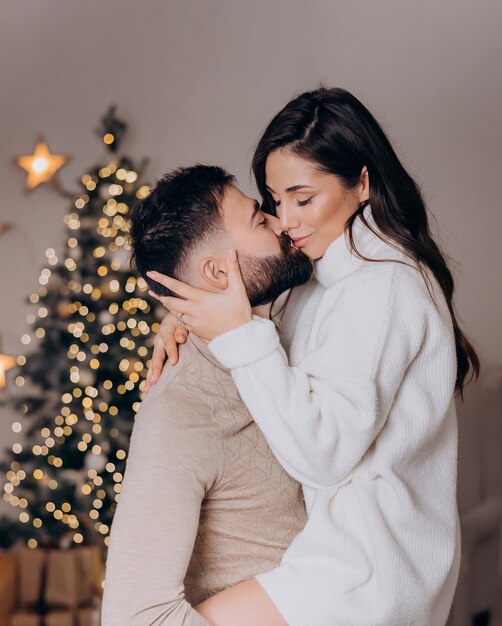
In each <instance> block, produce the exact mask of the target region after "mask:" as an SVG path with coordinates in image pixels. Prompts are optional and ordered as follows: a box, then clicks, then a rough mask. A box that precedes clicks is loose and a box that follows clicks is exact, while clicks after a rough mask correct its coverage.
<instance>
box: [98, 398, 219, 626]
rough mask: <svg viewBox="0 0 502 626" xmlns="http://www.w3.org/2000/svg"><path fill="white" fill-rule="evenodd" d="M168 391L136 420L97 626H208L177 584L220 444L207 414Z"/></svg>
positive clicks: (182, 575) (187, 558) (148, 404)
mask: <svg viewBox="0 0 502 626" xmlns="http://www.w3.org/2000/svg"><path fill="white" fill-rule="evenodd" d="M175 393H176V392H175V391H174V390H172V389H171V390H169V394H170V395H169V403H167V402H165V399H164V398H163V397H162V395H161V396H157V397H156V398H155V399H153V402H148V400H149V397H147V399H146V400H145V402H144V403H143V406H142V407H141V411H140V413H139V414H138V416H137V418H136V423H135V426H134V430H133V435H132V438H131V445H130V450H129V455H128V460H127V468H126V472H125V476H124V480H123V483H122V491H121V495H120V501H119V504H118V506H117V510H116V513H115V516H114V520H113V525H112V530H111V539H110V547H109V551H108V557H107V568H106V579H105V590H104V597H103V609H102V624H103V626H126V625H128V626H129V625H130V626H134V625H137V626H148V625H153V624H155V626H160V625H161V624H162V625H163V626H168V625H172V626H182V625H183V626H209V624H208V622H207V621H206V620H205V619H204V618H203V617H202V615H200V614H199V613H198V612H197V611H196V610H195V609H194V608H192V606H191V605H190V604H189V603H188V602H187V601H186V600H185V595H184V586H183V581H184V578H185V575H186V572H187V568H188V564H189V561H190V557H191V555H192V551H193V546H194V543H195V539H196V535H197V528H198V524H199V516H200V509H201V502H202V499H203V498H204V495H205V492H206V491H207V490H208V489H209V487H210V486H211V484H212V482H214V480H215V479H216V477H217V471H218V470H217V468H218V467H219V465H220V461H221V439H220V437H219V433H218V432H217V431H216V427H215V426H213V424H212V423H211V420H210V419H209V418H208V416H207V410H206V411H204V409H203V408H202V410H201V406H200V404H199V405H198V404H197V402H195V401H194V399H193V398H191V397H190V396H186V397H180V398H179V399H178V401H177V399H176V397H173V394H175ZM173 407H175V408H173ZM178 407H180V410H179V411H178V410H176V409H177V408H178Z"/></svg>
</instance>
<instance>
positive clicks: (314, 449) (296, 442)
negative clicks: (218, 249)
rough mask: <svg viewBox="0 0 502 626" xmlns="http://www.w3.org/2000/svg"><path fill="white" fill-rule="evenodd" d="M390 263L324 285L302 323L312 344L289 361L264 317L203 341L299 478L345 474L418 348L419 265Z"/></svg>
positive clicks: (421, 324) (334, 480) (421, 327)
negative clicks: (313, 313)
mask: <svg viewBox="0 0 502 626" xmlns="http://www.w3.org/2000/svg"><path fill="white" fill-rule="evenodd" d="M380 265H382V264H380ZM391 265H392V266H394V267H391ZM396 265H397V264H390V263H389V264H387V266H388V267H387V268H382V269H381V270H380V271H376V272H371V271H370V272H368V274H366V275H363V276H360V277H355V276H352V277H351V283H350V290H349V289H348V288H346V289H345V290H344V291H343V292H342V293H340V289H337V290H336V291H335V290H333V291H332V293H330V290H327V292H326V295H325V298H324V302H323V307H324V308H323V310H322V311H321V312H319V314H318V316H317V319H315V320H314V327H313V328H312V329H308V331H309V332H310V333H311V337H312V336H316V341H315V345H313V346H312V348H311V349H310V351H308V353H307V354H306V356H305V357H304V358H303V359H302V360H301V361H300V362H299V363H298V364H297V365H295V366H294V367H293V366H290V365H289V362H288V357H287V355H286V353H285V351H284V350H283V349H282V347H281V345H280V343H279V337H278V335H277V332H276V329H275V327H274V325H273V323H272V322H270V321H268V320H260V319H253V320H252V321H250V322H248V323H247V324H245V325H243V326H240V327H239V328H236V329H234V330H231V331H229V332H227V333H225V334H223V335H220V336H219V337H216V338H215V339H213V340H212V341H211V342H210V344H209V348H210V350H211V351H212V353H213V354H214V355H215V356H216V358H218V359H219V361H220V362H221V363H222V364H223V365H224V366H225V367H227V368H229V369H231V370H232V376H233V378H234V380H235V383H236V385H237V387H238V389H239V393H240V395H241V397H242V399H243V400H244V402H245V404H246V405H247V407H248V409H249V411H250V413H251V415H252V416H253V419H254V420H255V421H256V423H257V424H258V426H259V428H260V429H261V430H262V432H263V434H264V436H265V438H266V439H267V441H268V443H269V445H270V447H271V449H272V450H273V452H274V454H275V456H276V457H277V459H278V461H279V462H280V463H281V465H282V466H283V467H284V468H285V470H286V471H287V472H288V473H289V474H290V475H291V476H293V477H294V478H296V479H297V480H299V481H300V482H302V483H303V484H306V485H309V486H312V487H315V488H319V487H321V488H322V487H329V486H333V485H336V484H340V483H341V482H343V481H344V480H345V479H346V478H347V477H348V475H349V474H350V473H351V471H352V470H353V469H354V467H355V466H356V465H357V464H358V463H359V461H360V460H361V458H362V457H363V455H364V454H365V452H366V451H367V450H368V449H369V447H370V446H371V444H372V442H373V441H374V440H375V438H376V436H377V434H378V433H379V431H380V429H381V428H382V426H383V424H384V422H385V419H386V417H387V415H388V412H389V410H390V407H391V405H392V402H393V400H394V398H395V395H396V393H397V391H398V388H399V385H400V383H401V381H402V378H403V376H404V373H405V370H406V368H407V367H408V365H409V364H410V362H411V360H412V359H413V358H414V356H415V355H416V354H417V352H418V350H419V348H420V345H421V342H422V340H423V335H424V332H425V317H424V314H423V308H424V307H423V303H424V298H425V296H424V294H423V290H421V289H417V288H416V285H417V284H418V283H417V280H418V279H417V278H416V277H414V276H412V275H411V274H410V272H415V273H417V272H416V270H414V269H412V268H405V267H404V266H401V267H403V270H401V268H396ZM377 277H378V279H377ZM396 277H398V278H396ZM410 278H411V279H410Z"/></svg>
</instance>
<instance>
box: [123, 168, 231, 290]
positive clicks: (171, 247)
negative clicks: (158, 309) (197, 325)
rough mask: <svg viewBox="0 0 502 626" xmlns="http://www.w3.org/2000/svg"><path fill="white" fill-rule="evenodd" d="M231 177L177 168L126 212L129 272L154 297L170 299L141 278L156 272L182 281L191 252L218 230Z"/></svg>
mask: <svg viewBox="0 0 502 626" xmlns="http://www.w3.org/2000/svg"><path fill="white" fill-rule="evenodd" d="M234 182H235V178H234V176H232V175H231V174H229V173H228V172H227V171H225V170H224V169H222V168H221V167H217V166H213V165H194V166H192V167H180V168H178V169H176V170H173V171H171V172H169V173H167V174H166V175H165V176H164V177H163V178H162V179H161V180H159V181H158V182H157V184H156V185H155V188H154V189H153V190H152V192H151V193H150V195H149V196H148V197H147V198H145V199H144V200H142V201H141V202H140V203H139V204H138V205H137V206H136V207H135V208H134V209H133V211H132V212H131V216H130V231H129V232H130V242H131V247H132V256H131V264H132V267H133V268H134V269H135V270H136V271H137V272H138V273H139V274H140V275H141V276H142V277H143V278H144V279H145V280H146V281H147V283H148V286H149V287H150V289H152V291H154V292H155V293H157V294H159V295H164V296H165V295H175V294H172V293H171V292H170V291H169V290H168V289H167V288H166V287H163V286H162V285H160V284H159V283H157V282H155V281H152V280H150V279H149V278H148V277H147V276H146V272H148V271H149V270H156V271H158V272H162V274H167V275H168V276H172V277H174V278H178V279H180V280H185V281H186V275H185V274H184V273H183V268H184V266H185V264H186V263H188V262H189V259H190V255H191V253H192V252H193V250H194V249H195V248H196V247H197V246H198V245H199V244H200V243H202V242H204V241H210V238H211V237H213V236H214V235H215V234H216V232H217V231H221V230H222V229H223V216H222V213H221V210H220V208H221V202H222V200H223V196H224V194H225V190H226V187H227V186H228V185H232V184H233V183H234Z"/></svg>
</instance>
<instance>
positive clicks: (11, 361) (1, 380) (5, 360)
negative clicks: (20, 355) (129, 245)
mask: <svg viewBox="0 0 502 626" xmlns="http://www.w3.org/2000/svg"><path fill="white" fill-rule="evenodd" d="M15 364H16V359H15V358H14V357H13V356H9V355H8V354H0V389H1V388H2V387H5V372H6V371H7V370H8V369H10V368H11V367H14V365H15Z"/></svg>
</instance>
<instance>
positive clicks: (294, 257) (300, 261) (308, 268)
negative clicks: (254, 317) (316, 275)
mask: <svg viewBox="0 0 502 626" xmlns="http://www.w3.org/2000/svg"><path fill="white" fill-rule="evenodd" d="M280 244H281V253H280V254H279V255H277V256H276V255H272V256H266V257H263V258H260V257H254V256H247V257H241V258H240V260H239V261H240V266H241V271H242V278H243V280H244V285H245V286H246V291H247V294H248V298H249V302H250V304H251V306H253V307H254V306H258V305H260V304H266V303H268V302H273V300H275V299H276V298H277V297H278V296H279V295H280V294H281V293H283V291H286V290H287V289H291V287H295V286H297V285H302V284H303V283H305V282H307V280H308V279H309V278H310V276H311V275H312V271H313V266H312V262H311V261H310V259H309V258H308V257H306V256H305V255H304V254H303V252H300V250H298V249H297V248H294V247H293V246H292V245H291V240H290V238H289V237H287V236H286V235H281V238H280Z"/></svg>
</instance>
